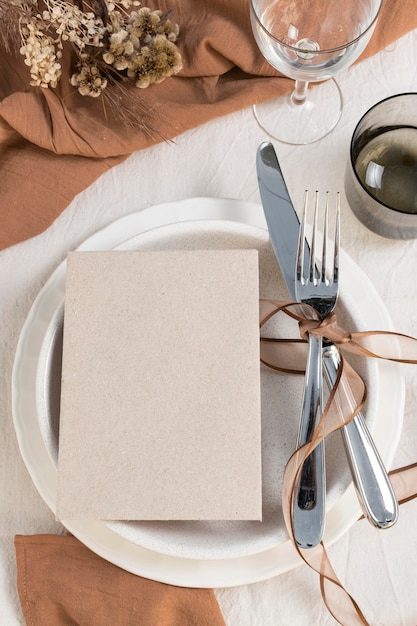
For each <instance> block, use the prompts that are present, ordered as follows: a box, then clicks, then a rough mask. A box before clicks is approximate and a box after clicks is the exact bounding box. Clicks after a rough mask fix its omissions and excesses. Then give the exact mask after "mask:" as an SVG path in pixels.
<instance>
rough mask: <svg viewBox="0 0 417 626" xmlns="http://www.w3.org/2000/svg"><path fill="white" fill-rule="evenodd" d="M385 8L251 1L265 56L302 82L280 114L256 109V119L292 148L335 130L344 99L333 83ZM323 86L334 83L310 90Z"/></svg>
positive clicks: (355, 1)
mask: <svg viewBox="0 0 417 626" xmlns="http://www.w3.org/2000/svg"><path fill="white" fill-rule="evenodd" d="M381 4H382V0H344V2H340V1H338V0H308V1H307V0H250V15H251V24H252V30H253V34H254V37H255V40H256V43H257V45H258V47H259V49H260V51H261V53H262V55H263V56H264V57H265V59H266V60H267V61H268V63H270V65H272V67H274V68H275V69H276V70H278V71H279V72H281V73H282V74H284V75H285V76H287V77H289V78H292V79H293V80H295V81H296V85H295V89H294V92H293V93H292V94H291V96H290V97H289V98H287V101H286V103H285V104H284V108H283V110H281V111H280V112H278V111H276V109H275V111H274V108H275V106H276V104H275V105H274V104H271V103H263V104H261V105H255V109H254V112H255V116H256V118H257V120H258V122H259V124H260V125H261V126H262V128H264V130H266V131H267V132H268V134H270V135H271V136H273V137H275V138H276V139H279V140H281V141H284V142H287V143H295V144H299V143H311V142H313V141H317V140H318V139H320V138H322V137H324V136H325V135H327V134H328V133H329V132H330V131H331V130H332V129H333V128H334V126H335V125H336V124H337V122H338V120H339V118H340V115H341V110H342V96H341V93H340V90H339V88H338V86H337V85H336V84H335V82H334V81H333V80H332V81H328V79H332V78H333V76H334V75H335V74H336V73H339V72H341V71H342V70H344V69H346V68H347V67H348V66H349V65H351V64H352V63H353V61H355V60H356V59H357V58H358V57H359V55H360V54H361V53H362V52H363V50H364V49H365V47H366V45H367V44H368V42H369V39H370V37H371V35H372V33H373V31H374V28H375V25H376V21H377V18H378V15H379V12H380V8H381ZM321 81H328V82H327V84H326V83H324V84H323V85H320V87H318V88H317V89H313V90H308V85H309V83H311V82H321ZM307 90H308V91H307ZM320 92H322V93H320Z"/></svg>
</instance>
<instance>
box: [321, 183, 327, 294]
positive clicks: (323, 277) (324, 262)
mask: <svg viewBox="0 0 417 626" xmlns="http://www.w3.org/2000/svg"><path fill="white" fill-rule="evenodd" d="M328 233H329V192H328V191H327V192H326V205H325V210H324V226H323V252H322V257H321V258H322V264H321V280H322V282H323V283H326V267H327V249H328V245H329V242H328Z"/></svg>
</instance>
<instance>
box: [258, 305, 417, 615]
mask: <svg viewBox="0 0 417 626" xmlns="http://www.w3.org/2000/svg"><path fill="white" fill-rule="evenodd" d="M278 313H279V314H282V315H286V316H287V317H290V318H292V319H294V320H295V321H296V322H298V325H299V332H300V335H301V339H299V338H296V339H281V338H271V337H261V361H262V362H263V363H264V364H265V365H267V366H268V367H271V368H273V369H275V370H277V371H281V372H286V373H294V374H300V373H303V372H304V366H305V359H306V347H307V338H308V334H315V335H317V336H321V337H323V338H326V339H328V340H330V341H332V342H333V343H334V344H335V345H337V346H338V348H339V350H340V355H341V366H340V368H339V372H338V377H337V380H336V384H335V385H334V387H333V390H332V391H331V393H330V395H329V398H328V400H327V402H326V405H325V407H324V409H323V414H322V417H321V419H320V422H319V424H318V425H317V428H316V429H315V432H314V434H313V438H312V440H311V441H310V442H309V443H307V444H305V445H303V446H302V447H301V448H299V449H298V450H296V451H295V452H294V453H293V455H292V456H291V457H290V459H289V460H288V462H287V465H286V467H285V470H284V476H283V487H282V507H283V514H284V520H285V524H286V527H287V530H288V533H289V536H290V539H291V541H292V543H293V544H294V546H295V548H296V550H297V552H298V554H299V555H300V557H301V558H302V559H303V561H304V562H305V563H306V564H307V565H309V567H311V568H312V569H313V570H314V571H316V572H317V573H318V574H319V576H320V591H321V595H322V598H323V601H324V603H325V604H326V607H327V609H328V610H329V612H330V613H331V614H332V616H333V617H334V619H335V620H336V621H338V622H339V623H340V624H342V625H343V626H356V625H362V626H363V625H364V624H365V625H367V626H370V625H369V622H368V621H367V620H366V618H365V616H364V614H363V613H362V611H361V609H360V607H359V606H358V604H357V603H356V601H355V600H354V598H353V597H352V596H351V595H350V594H349V593H348V591H347V590H346V589H345V588H344V586H343V585H342V583H341V582H340V580H339V578H338V576H337V574H336V572H335V571H334V569H333V566H332V564H331V562H330V560H329V557H328V555H327V552H326V549H325V547H324V544H323V543H322V542H321V543H320V544H319V545H318V546H316V547H315V548H310V549H308V550H306V549H302V548H300V547H299V546H298V545H297V543H296V541H295V538H294V528H293V524H292V518H293V514H292V513H293V499H294V492H295V490H296V485H297V484H298V480H299V476H300V473H301V468H302V466H303V463H304V461H305V459H306V458H307V457H308V456H309V455H310V453H311V452H312V450H314V448H316V447H317V446H318V444H319V443H320V442H321V441H323V440H324V439H325V438H326V437H327V436H328V435H329V434H330V433H332V432H334V431H336V430H338V429H340V428H342V427H343V426H344V425H345V424H347V423H349V422H350V421H351V420H352V419H354V417H355V415H357V414H358V413H359V411H360V410H361V409H362V407H363V404H364V402H365V399H366V387H365V383H364V382H363V380H362V378H361V377H360V376H359V374H358V373H357V372H356V371H355V370H354V369H353V367H352V366H351V365H349V363H348V362H347V361H346V359H345V358H344V355H343V353H344V352H349V353H351V354H356V355H359V356H364V357H372V358H378V359H387V360H391V361H396V362H399V363H414V364H417V339H415V338H414V337H410V336H408V335H402V334H399V333H393V332H384V331H367V332H356V333H349V332H347V331H346V330H345V329H343V328H342V327H341V326H339V325H338V322H337V319H336V315H335V314H331V315H329V316H328V317H327V318H325V319H321V318H320V316H319V314H318V313H317V311H315V309H313V308H312V307H310V306H309V305H304V304H298V303H294V302H286V301H282V300H266V299H265V300H260V327H261V328H262V327H264V326H265V324H266V323H267V321H268V320H269V319H271V318H272V317H273V316H275V315H277V314H278ZM389 475H390V479H391V483H392V486H393V489H394V491H395V494H396V497H397V499H398V502H399V503H400V504H402V503H404V502H407V501H408V500H412V499H413V498H415V497H416V496H417V492H416V490H415V485H416V484H417V463H414V464H412V465H408V466H406V467H402V468H399V469H396V470H394V471H391V472H390V473H389Z"/></svg>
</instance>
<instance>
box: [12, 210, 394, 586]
mask: <svg viewBox="0 0 417 626" xmlns="http://www.w3.org/2000/svg"><path fill="white" fill-rule="evenodd" d="M114 248H118V249H120V250H138V249H141V250H143V249H169V248H176V249H207V248H211V249H213V248H223V249H224V248H229V249H230V248H255V249H257V250H258V252H259V266H260V296H261V297H270V298H286V297H288V296H287V293H286V289H285V286H284V283H283V281H282V278H281V276H280V273H279V269H278V265H277V262H276V260H275V257H274V254H273V252H272V248H271V246H270V243H269V236H268V232H267V230H266V224H265V221H264V218H263V212H262V208H261V207H260V206H258V205H255V204H250V203H245V202H241V201H237V200H224V199H210V198H197V199H189V200H185V201H181V202H175V203H167V204H162V205H158V206H154V207H151V208H149V209H145V210H142V211H139V212H137V213H133V214H131V215H128V216H126V217H124V218H121V219H119V220H117V221H116V222H114V223H113V224H111V225H110V226H108V227H106V228H104V229H103V230H101V231H99V232H98V233H96V234H94V235H93V236H92V237H90V238H89V239H87V240H86V241H85V242H84V243H83V244H82V245H81V246H80V247H79V250H110V249H114ZM65 268H66V264H65V262H63V263H62V264H61V265H60V266H59V267H58V268H57V269H56V270H55V271H54V273H53V274H52V275H51V277H50V278H49V280H48V281H47V282H46V284H45V285H44V287H43V288H42V289H41V291H40V292H39V294H38V296H37V298H36V300H35V302H34V304H33V306H32V308H31V311H30V313H29V316H28V318H27V320H26V323H25V325H24V327H23V329H22V333H21V336H20V339H19V343H18V349H17V353H16V358H15V363H14V368H13V380H12V395H13V419H14V425H15V430H16V434H17V438H18V441H19V446H20V450H21V454H22V457H23V459H24V462H25V464H26V466H27V469H28V471H29V473H30V475H31V477H32V480H33V482H34V484H35V486H36V488H37V489H38V491H39V493H40V494H41V496H42V497H43V498H44V500H45V502H46V503H47V504H48V506H49V507H50V509H51V510H52V511H53V512H55V505H56V483H57V454H58V430H59V391H60V388H59V385H60V357H61V346H60V333H61V331H62V311H63V300H64V290H65ZM100 279H101V278H100ZM337 310H338V316H339V318H340V319H341V320H342V321H343V322H344V323H345V324H347V325H348V326H349V328H352V329H354V330H366V329H367V330H371V329H384V330H391V329H392V326H391V322H390V319H389V316H388V314H387V312H386V309H385V307H384V304H383V302H382V301H381V299H380V297H379V296H378V294H377V292H376V291H375V289H374V288H373V286H372V284H370V282H369V280H368V279H367V277H366V276H365V275H364V273H363V272H362V271H361V270H360V269H359V268H358V267H357V265H356V264H355V263H354V262H353V261H352V260H351V259H350V258H349V257H348V256H347V255H346V254H345V253H343V252H342V255H341V291H340V298H339V302H338V309H337ZM277 323H278V322H277V321H276V320H274V321H273V323H272V325H271V326H270V328H269V330H268V332H275V331H276V330H277V328H276V324H277ZM281 330H282V329H281ZM283 330H284V334H285V333H287V332H291V334H292V335H293V336H294V328H293V327H292V326H291V325H290V326H289V327H288V328H287V327H285V325H284V328H283ZM355 366H357V367H358V368H359V370H360V373H361V374H362V375H363V377H364V379H365V381H366V383H367V386H368V400H367V404H366V407H365V416H366V419H367V422H368V425H369V427H370V430H371V432H372V434H373V436H374V439H375V441H376V443H377V446H378V448H379V451H380V453H381V456H382V458H383V460H384V462H385V464H386V465H387V466H388V467H389V466H390V464H391V462H392V459H393V456H394V453H395V450H396V447H397V444H398V440H399V437H400V433H401V427H402V414H403V403H404V385H403V381H402V378H401V377H400V375H399V373H398V370H397V369H396V367H395V365H394V364H391V363H389V362H384V361H379V360H366V361H365V360H362V361H360V362H355ZM302 382H303V381H302V377H300V376H294V375H287V374H278V373H276V372H274V371H272V370H269V369H268V368H266V367H264V366H261V384H262V389H261V393H262V448H263V449H262V452H263V521H262V522H192V521H190V522H121V521H114V522H104V521H99V520H79V521H74V520H71V521H64V522H63V523H64V526H65V527H66V528H67V529H68V530H69V531H70V532H71V533H72V534H73V535H75V536H76V537H78V539H79V540H80V541H82V542H83V543H84V544H85V545H86V546H88V547H89V548H90V549H91V550H93V551H94V552H96V553H97V554H99V555H100V556H102V557H103V558H105V559H107V560H108V561H111V562H112V563H115V564H116V565H118V566H120V567H122V568H124V569H126V570H128V571H130V572H133V573H135V574H137V575H141V576H144V577H146V578H150V579H153V580H158V581H161V582H166V583H170V584H175V585H180V586H189V587H226V586H233V585H240V584H246V583H251V582H255V581H260V580H264V579H267V578H270V577H272V576H275V575H277V574H280V573H282V572H284V571H288V570H290V569H292V568H294V567H296V566H297V565H299V564H300V563H301V560H300V558H299V556H298V554H297V552H296V550H295V549H294V547H293V546H292V544H291V542H290V541H289V539H288V536H287V534H286V531H285V527H284V524H283V519H282V511H281V502H280V498H281V481H282V472H283V469H284V467H285V462H286V460H287V459H288V457H289V456H290V454H291V453H292V451H293V447H294V442H295V438H296V432H297V425H298V424H297V423H298V417H299V411H300V404H301V390H302ZM326 453H327V455H326V462H327V471H328V510H327V515H326V532H325V538H324V540H325V542H326V544H328V545H329V544H331V543H333V542H334V541H336V540H337V539H338V538H339V537H341V536H342V535H343V534H344V533H345V532H347V530H348V529H349V528H350V526H351V525H352V524H353V523H354V522H355V521H356V520H357V519H358V517H360V515H361V510H360V507H359V504H358V502H357V499H356V495H355V491H354V488H353V485H352V484H351V481H350V476H349V471H348V466H347V461H346V459H345V455H344V451H343V447H342V443H341V438H340V435H339V433H335V434H334V435H332V436H331V438H330V439H329V441H328V443H327V445H326ZM242 497H244V493H242Z"/></svg>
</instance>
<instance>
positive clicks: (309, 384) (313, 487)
mask: <svg viewBox="0 0 417 626" xmlns="http://www.w3.org/2000/svg"><path fill="white" fill-rule="evenodd" d="M307 208H308V193H307V192H306V194H305V200H304V212H303V218H302V221H301V225H300V236H299V243H298V251H297V264H296V280H295V293H296V297H297V301H299V302H302V303H306V304H309V305H311V306H312V307H314V308H315V309H316V311H318V313H319V314H320V315H321V316H322V317H326V316H327V315H329V314H330V313H331V312H332V311H333V309H334V307H335V305H336V300H337V295H338V287H339V239H340V228H339V224H340V195H339V193H338V194H337V200H336V220H335V228H334V235H333V238H332V239H333V242H334V249H333V253H332V254H331V255H330V257H331V258H330V261H331V262H332V267H331V268H328V267H327V265H328V263H329V249H330V248H329V246H330V243H329V234H328V229H329V226H328V220H329V193H328V192H327V194H326V202H325V215H324V227H323V245H322V249H321V258H318V257H317V255H316V249H317V233H318V213H319V193H318V192H317V191H316V195H315V206H314V219H313V234H312V241H311V247H310V251H309V267H308V270H307V274H306V272H305V268H304V255H305V254H306V248H307V249H308V247H309V246H308V243H307V241H306V232H305V231H306V220H307ZM308 345H309V349H308V357H307V366H306V374H305V383H304V393H303V404H302V412H301V418H300V427H299V433H298V440H297V446H298V447H300V446H302V445H304V444H305V443H307V442H308V441H310V440H311V438H312V435H313V431H314V428H315V426H316V425H317V423H318V422H319V420H320V417H321V414H322V407H323V392H322V387H323V377H322V345H323V342H322V339H321V338H320V337H316V336H314V335H310V336H309V342H308ZM324 456H325V453H324V444H323V443H321V444H320V445H319V446H317V447H316V448H315V450H313V452H312V453H311V454H310V456H309V457H307V459H306V460H305V462H304V465H303V467H302V470H301V476H300V482H299V485H298V488H297V490H296V493H295V498H294V503H293V526H294V536H295V539H296V541H297V543H298V545H299V546H300V547H302V548H312V547H314V546H315V545H317V544H318V543H319V542H320V541H321V539H322V536H323V532H324V519H325V508H326V475H325V464H324Z"/></svg>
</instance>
